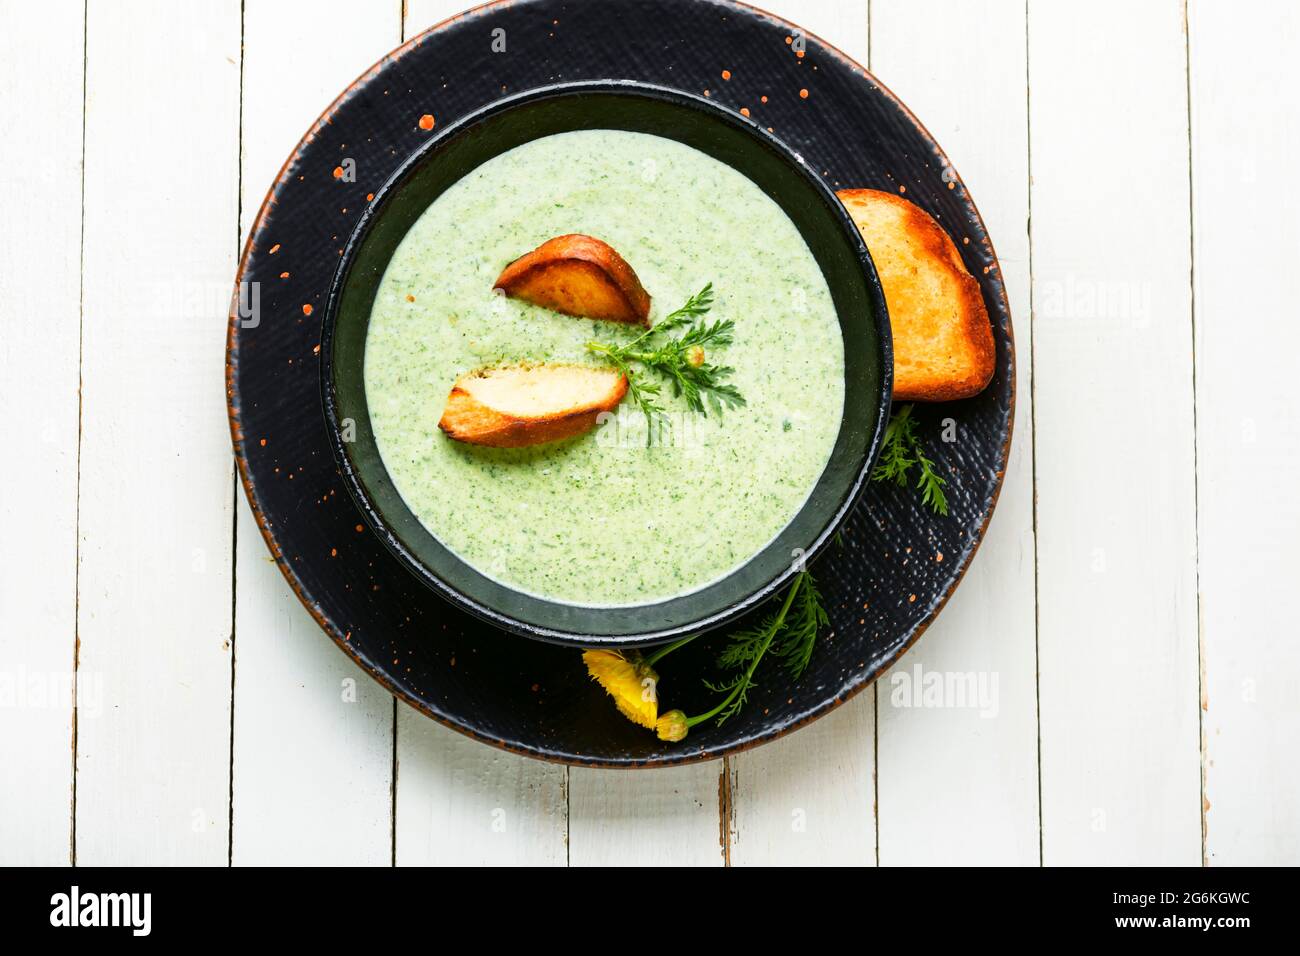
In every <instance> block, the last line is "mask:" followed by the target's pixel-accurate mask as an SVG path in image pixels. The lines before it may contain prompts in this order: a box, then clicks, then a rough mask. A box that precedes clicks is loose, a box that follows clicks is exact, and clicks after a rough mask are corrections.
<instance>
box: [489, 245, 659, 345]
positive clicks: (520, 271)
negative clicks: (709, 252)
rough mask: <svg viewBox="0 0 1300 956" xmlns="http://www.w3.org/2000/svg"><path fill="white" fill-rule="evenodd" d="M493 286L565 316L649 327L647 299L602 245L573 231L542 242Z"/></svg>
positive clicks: (623, 264)
mask: <svg viewBox="0 0 1300 956" xmlns="http://www.w3.org/2000/svg"><path fill="white" fill-rule="evenodd" d="M496 288H498V289H500V290H501V291H503V292H504V293H505V294H506V295H508V296H510V297H511V298H512V299H523V300H524V301H525V302H531V303H533V304H534V305H540V306H543V307H545V308H548V309H554V310H555V311H556V312H563V313H564V314H566V315H577V316H581V317H583V318H588V319H605V320H606V321H609V322H626V323H630V324H632V325H644V326H647V327H648V326H649V325H650V296H649V294H647V292H646V290H645V289H644V288H642V287H641V280H640V279H638V278H637V277H636V273H635V272H633V271H632V267H631V266H630V265H628V264H627V260H625V259H624V258H623V257H622V256H620V255H619V254H618V253H617V252H615V251H614V249H613V248H612V247H611V246H609V245H608V244H606V243H604V242H601V241H600V240H599V239H594V238H592V237H591V236H583V235H580V234H577V233H574V234H571V235H567V236H556V237H555V238H554V239H548V240H547V241H546V242H544V243H542V244H541V245H540V246H538V247H537V248H536V249H534V250H533V251H532V252H530V253H528V254H527V255H525V256H520V257H519V258H518V259H516V260H515V261H514V262H512V263H510V265H508V266H506V267H505V271H503V272H502V273H501V275H499V276H497V281H496Z"/></svg>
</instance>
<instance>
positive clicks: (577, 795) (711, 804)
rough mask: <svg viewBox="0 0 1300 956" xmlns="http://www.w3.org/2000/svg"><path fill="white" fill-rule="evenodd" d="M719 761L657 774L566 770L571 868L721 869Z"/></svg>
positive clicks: (722, 834)
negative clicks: (652, 867)
mask: <svg viewBox="0 0 1300 956" xmlns="http://www.w3.org/2000/svg"><path fill="white" fill-rule="evenodd" d="M725 773H726V768H725V767H724V765H723V761H721V760H712V761H709V762H708V763H702V764H692V765H690V766H687V767H669V768H665V769H659V770H586V769H583V770H579V769H577V768H574V769H573V770H571V771H570V772H569V863H570V865H572V866H721V865H722V864H723V863H724V862H725V861H726V850H727V846H726V844H727V831H726V828H725V823H723V821H725V820H726V819H727V815H726V813H725V809H724V807H725V801H726V792H727V781H726V778H725V776H724V775H725Z"/></svg>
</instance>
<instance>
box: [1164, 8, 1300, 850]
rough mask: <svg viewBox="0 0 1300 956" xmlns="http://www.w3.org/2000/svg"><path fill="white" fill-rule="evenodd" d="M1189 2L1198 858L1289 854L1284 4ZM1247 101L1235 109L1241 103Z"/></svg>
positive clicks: (1287, 20)
mask: <svg viewBox="0 0 1300 956" xmlns="http://www.w3.org/2000/svg"><path fill="white" fill-rule="evenodd" d="M1241 13H1242V11H1241V10H1240V9H1239V7H1234V6H1233V5H1230V4H1216V3H1204V2H1200V0H1196V2H1194V3H1193V4H1191V6H1190V8H1189V20H1190V26H1189V29H1190V46H1191V50H1190V61H1191V81H1192V82H1191V96H1192V134H1193V148H1192V174H1193V176H1194V181H1193V190H1192V192H1193V196H1194V199H1195V208H1194V216H1193V223H1192V228H1193V234H1194V236H1195V250H1194V256H1195V266H1196V272H1195V275H1196V401H1197V416H1196V423H1197V462H1198V469H1199V487H1198V502H1199V508H1198V513H1199V517H1200V535H1199V543H1200V588H1201V614H1202V646H1203V653H1204V677H1203V681H1204V698H1203V701H1204V706H1205V712H1204V715H1203V718H1202V720H1203V730H1204V742H1205V743H1204V746H1205V790H1206V794H1205V796H1206V810H1205V831H1206V848H1205V858H1206V861H1207V862H1209V863H1211V864H1224V865H1233V866H1266V865H1291V866H1294V865H1296V864H1297V863H1300V767H1298V766H1297V764H1296V760H1295V756H1296V752H1297V749H1298V747H1300V642H1297V641H1296V633H1297V629H1296V625H1295V620H1296V616H1297V614H1296V611H1297V608H1296V599H1295V581H1296V579H1297V578H1300V560H1297V557H1296V553H1295V548H1294V544H1295V541H1296V540H1297V539H1298V538H1300V508H1297V507H1296V505H1295V500H1294V481H1293V477H1294V475H1295V474H1296V473H1297V472H1298V471H1300V429H1297V427H1296V422H1297V420H1300V400H1297V398H1296V392H1295V387H1294V378H1295V373H1296V355H1297V354H1300V326H1297V324H1296V321H1295V311H1296V310H1295V302H1294V296H1293V295H1292V292H1291V288H1290V283H1289V281H1288V279H1289V277H1290V276H1291V274H1292V273H1293V272H1294V258H1295V252H1296V250H1297V249H1300V228H1298V227H1297V222H1298V221H1300V199H1297V196H1296V193H1295V191H1294V190H1293V189H1291V188H1290V184H1289V183H1288V182H1287V178H1288V174H1289V172H1290V170H1291V168H1292V166H1293V164H1294V161H1295V156H1296V152H1297V149H1300V63H1297V61H1296V57H1295V51H1296V49H1297V46H1298V45H1300V9H1297V8H1296V6H1295V5H1294V4H1288V3H1262V4H1256V5H1254V7H1253V9H1252V13H1253V15H1252V16H1251V17H1249V18H1243V17H1242V16H1241ZM1243 104H1249V108H1243Z"/></svg>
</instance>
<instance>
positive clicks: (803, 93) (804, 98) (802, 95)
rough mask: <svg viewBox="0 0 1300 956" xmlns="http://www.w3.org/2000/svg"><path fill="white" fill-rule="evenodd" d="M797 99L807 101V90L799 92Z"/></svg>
mask: <svg viewBox="0 0 1300 956" xmlns="http://www.w3.org/2000/svg"><path fill="white" fill-rule="evenodd" d="M799 99H801V100H806V99H808V91H807V90H800V91H799Z"/></svg>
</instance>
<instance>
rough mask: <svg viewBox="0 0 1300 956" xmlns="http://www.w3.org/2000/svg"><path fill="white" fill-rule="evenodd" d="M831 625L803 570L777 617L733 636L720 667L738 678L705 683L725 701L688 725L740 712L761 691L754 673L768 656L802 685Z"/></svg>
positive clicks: (688, 720)
mask: <svg viewBox="0 0 1300 956" xmlns="http://www.w3.org/2000/svg"><path fill="white" fill-rule="evenodd" d="M829 624H830V616H829V615H828V614H827V613H826V608H825V607H824V606H823V605H822V599H821V594H820V593H819V592H818V590H817V584H816V582H815V581H813V576H812V575H811V574H810V573H809V572H807V571H800V572H799V573H798V574H797V575H796V576H795V579H794V582H793V583H792V584H791V585H790V589H789V590H788V591H787V592H786V594H785V600H783V601H782V602H781V607H780V608H779V609H778V610H777V611H776V612H775V613H773V614H769V615H768V616H767V617H765V618H763V619H762V620H761V621H759V622H758V624H756V625H755V626H754V627H750V628H745V629H744V630H740V631H736V632H734V633H732V634H731V636H730V637H729V638H728V639H727V644H726V646H725V647H724V648H723V649H722V651H721V653H719V654H718V667H720V668H721V669H723V670H726V671H735V673H734V674H731V675H730V676H728V677H724V678H721V679H719V680H717V681H710V680H707V679H706V680H704V686H705V687H707V688H708V689H709V690H711V691H713V692H714V693H715V694H722V695H724V696H723V698H722V700H720V701H719V702H718V704H717V705H716V706H715V707H713V708H712V709H711V710H707V711H705V712H704V713H702V714H697V715H696V716H694V717H687V718H685V725H686V726H687V727H694V726H695V725H696V724H701V723H704V721H706V720H712V719H714V718H715V717H716V718H717V721H718V725H719V726H721V725H722V724H724V723H726V721H727V720H728V719H729V718H731V717H734V716H735V715H736V714H738V713H740V711H741V709H742V708H743V707H744V706H745V702H746V701H747V700H748V698H749V692H750V691H751V690H753V689H754V688H755V687H757V686H758V682H757V681H756V680H755V679H754V674H755V672H756V671H757V670H758V665H759V664H761V663H762V661H763V658H764V657H765V656H766V655H767V654H768V653H771V654H772V655H773V656H774V657H775V658H777V659H778V660H780V661H781V662H782V663H783V664H784V665H785V670H786V673H787V674H788V675H789V677H790V679H791V680H798V679H799V678H800V677H802V676H803V673H804V671H805V670H806V669H807V667H808V662H809V660H811V658H812V652H813V647H814V646H815V645H816V643H817V635H818V634H820V633H821V631H822V629H823V628H825V627H827V626H828V625H829ZM683 643H685V641H679V642H678V643H677V644H673V645H670V646H669V647H668V648H665V649H664V650H663V651H662V652H661V653H660V654H658V655H656V657H655V659H656V660H657V659H658V658H660V657H662V656H663V655H664V654H666V653H667V652H668V651H670V650H675V649H676V648H677V647H680V646H681V645H682V644H683Z"/></svg>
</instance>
